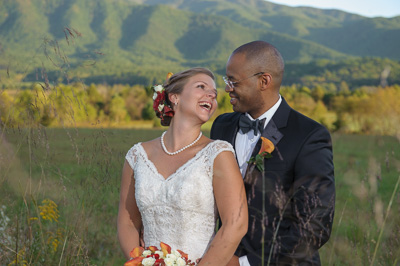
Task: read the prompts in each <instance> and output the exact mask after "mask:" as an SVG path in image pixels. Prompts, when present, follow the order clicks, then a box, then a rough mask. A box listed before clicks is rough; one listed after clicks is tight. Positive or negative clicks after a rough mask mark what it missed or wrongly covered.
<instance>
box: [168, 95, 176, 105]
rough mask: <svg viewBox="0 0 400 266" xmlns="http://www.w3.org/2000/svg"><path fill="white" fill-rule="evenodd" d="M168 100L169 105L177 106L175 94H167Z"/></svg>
mask: <svg viewBox="0 0 400 266" xmlns="http://www.w3.org/2000/svg"><path fill="white" fill-rule="evenodd" d="M168 100H169V102H170V103H171V105H173V106H175V105H177V104H178V95H177V94H172V93H171V94H168Z"/></svg>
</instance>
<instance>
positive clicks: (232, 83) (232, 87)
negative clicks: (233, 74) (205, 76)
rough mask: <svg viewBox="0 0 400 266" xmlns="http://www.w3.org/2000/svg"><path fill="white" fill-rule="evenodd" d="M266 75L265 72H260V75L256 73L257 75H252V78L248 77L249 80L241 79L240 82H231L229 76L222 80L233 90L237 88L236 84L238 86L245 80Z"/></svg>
mask: <svg viewBox="0 0 400 266" xmlns="http://www.w3.org/2000/svg"><path fill="white" fill-rule="evenodd" d="M264 73H265V72H258V73H255V74H253V75H251V76H250V77H247V78H244V79H241V80H238V81H231V80H230V79H229V78H228V77H227V76H224V77H222V79H223V80H224V82H225V84H226V85H228V87H229V88H231V89H232V90H233V89H234V88H235V84H238V83H239V82H241V81H243V80H246V79H249V78H252V77H255V76H257V75H262V74H264Z"/></svg>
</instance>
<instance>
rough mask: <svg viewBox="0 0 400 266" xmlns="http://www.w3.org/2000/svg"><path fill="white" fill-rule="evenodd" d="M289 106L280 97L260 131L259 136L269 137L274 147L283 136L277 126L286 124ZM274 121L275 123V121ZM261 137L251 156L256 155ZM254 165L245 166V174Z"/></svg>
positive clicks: (281, 126)
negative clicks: (276, 106)
mask: <svg viewBox="0 0 400 266" xmlns="http://www.w3.org/2000/svg"><path fill="white" fill-rule="evenodd" d="M290 109H291V108H290V106H289V105H288V104H287V103H286V101H285V99H284V98H283V97H282V102H281V104H280V106H279V107H278V109H277V110H276V112H275V114H274V116H273V117H272V118H271V120H270V121H269V122H268V125H267V126H266V127H265V129H264V131H263V132H262V134H261V136H262V137H264V138H267V139H269V140H270V141H271V142H272V143H273V144H274V146H275V147H276V146H277V145H278V143H279V141H280V140H281V139H282V138H283V136H284V135H283V133H282V132H280V131H279V128H283V127H285V126H286V125H287V122H288V118H289V113H290ZM275 121H276V123H275ZM261 142H262V141H261V138H260V139H259V140H258V142H257V145H256V146H255V147H254V150H253V152H252V154H251V157H254V156H256V155H257V153H258V152H259V150H260V148H261ZM253 168H254V167H252V166H251V165H248V166H247V169H246V174H245V176H247V175H248V174H249V173H248V172H249V171H251V170H252V169H253Z"/></svg>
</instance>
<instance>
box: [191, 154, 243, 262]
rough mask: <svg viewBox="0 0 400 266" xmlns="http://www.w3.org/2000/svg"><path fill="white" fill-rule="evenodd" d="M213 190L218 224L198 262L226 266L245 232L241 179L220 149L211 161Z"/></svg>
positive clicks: (230, 155)
mask: <svg viewBox="0 0 400 266" xmlns="http://www.w3.org/2000/svg"><path fill="white" fill-rule="evenodd" d="M213 189H214V196H215V201H216V203H217V207H218V212H219V216H220V218H221V222H222V226H221V227H220V229H219V230H218V232H217V234H216V235H215V237H214V239H213V241H212V242H211V245H210V248H209V249H208V251H207V252H206V254H205V255H204V256H203V258H202V259H201V261H200V263H199V265H218V266H221V265H226V264H227V263H228V262H229V261H230V259H231V258H232V256H233V254H234V252H235V251H236V248H237V247H238V245H239V243H240V240H241V239H242V237H243V236H244V235H245V234H246V232H247V226H248V212H247V201H246V193H245V190H244V185H243V178H242V175H241V174H240V171H239V167H238V165H237V162H236V159H235V157H234V155H233V154H232V153H231V152H229V151H225V152H221V153H220V154H219V155H218V156H217V157H216V158H215V161H214V177H213Z"/></svg>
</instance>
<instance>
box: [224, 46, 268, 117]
mask: <svg viewBox="0 0 400 266" xmlns="http://www.w3.org/2000/svg"><path fill="white" fill-rule="evenodd" d="M253 68H254V67H253V66H252V64H250V63H249V62H248V61H247V60H246V55H245V54H243V53H238V54H233V55H231V57H229V59H228V62H227V64H226V77H227V78H228V79H229V80H230V81H232V83H233V88H231V87H230V86H228V85H226V87H225V91H226V92H227V93H229V96H230V97H231V101H230V103H231V104H232V107H233V110H234V111H235V112H240V113H246V112H247V113H249V114H250V115H251V116H252V117H253V118H257V115H258V113H259V112H258V109H259V108H260V106H262V99H263V98H262V97H261V94H260V91H259V89H258V85H259V76H258V75H254V74H255V73H257V71H255V70H254V69H253ZM252 75H254V76H252Z"/></svg>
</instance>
